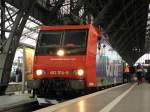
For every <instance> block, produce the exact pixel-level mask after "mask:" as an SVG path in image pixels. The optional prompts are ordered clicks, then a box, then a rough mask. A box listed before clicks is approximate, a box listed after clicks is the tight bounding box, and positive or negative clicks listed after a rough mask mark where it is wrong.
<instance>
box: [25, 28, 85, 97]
mask: <svg viewBox="0 0 150 112" xmlns="http://www.w3.org/2000/svg"><path fill="white" fill-rule="evenodd" d="M87 39H88V26H85V25H84V26H80V27H79V26H78V27H73V26H72V27H70V26H58V27H56V26H55V27H48V26H45V27H44V26H43V27H41V31H40V33H39V38H38V42H37V47H36V51H35V57H34V63H33V78H34V80H32V81H30V82H28V86H30V88H32V89H34V90H35V92H36V94H38V95H40V96H44V97H45V96H46V95H49V94H50V93H52V94H54V93H58V92H60V91H61V92H65V91H67V92H69V91H73V90H82V89H84V88H85V77H86V53H87Z"/></svg>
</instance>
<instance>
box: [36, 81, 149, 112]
mask: <svg viewBox="0 0 150 112" xmlns="http://www.w3.org/2000/svg"><path fill="white" fill-rule="evenodd" d="M36 112H150V84H148V83H143V84H141V85H137V84H126V85H122V86H120V87H115V88H110V89H107V90H104V91H100V92H96V93H93V94H91V95H87V96H83V97H80V98H77V99H73V100H70V101H67V102H64V103H60V104H56V105H54V106H50V107H47V108H44V109H41V110H38V111H36Z"/></svg>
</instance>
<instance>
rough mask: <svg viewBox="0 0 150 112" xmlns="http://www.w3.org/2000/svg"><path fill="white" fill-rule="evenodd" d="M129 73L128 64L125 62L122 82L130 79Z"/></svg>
mask: <svg viewBox="0 0 150 112" xmlns="http://www.w3.org/2000/svg"><path fill="white" fill-rule="evenodd" d="M129 75H130V74H129V66H128V64H125V66H124V73H123V83H125V82H129V81H130V79H129Z"/></svg>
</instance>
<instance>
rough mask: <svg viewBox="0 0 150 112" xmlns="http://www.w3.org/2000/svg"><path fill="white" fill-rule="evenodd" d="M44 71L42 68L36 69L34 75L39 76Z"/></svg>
mask: <svg viewBox="0 0 150 112" xmlns="http://www.w3.org/2000/svg"><path fill="white" fill-rule="evenodd" d="M44 73H45V72H44V70H41V69H38V70H36V75H37V76H41V75H43V74H44Z"/></svg>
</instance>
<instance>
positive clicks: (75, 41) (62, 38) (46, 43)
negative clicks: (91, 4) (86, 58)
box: [35, 29, 88, 55]
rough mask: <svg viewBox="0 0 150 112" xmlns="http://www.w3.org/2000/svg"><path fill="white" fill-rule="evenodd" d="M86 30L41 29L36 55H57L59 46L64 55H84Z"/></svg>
mask: <svg viewBox="0 0 150 112" xmlns="http://www.w3.org/2000/svg"><path fill="white" fill-rule="evenodd" d="M87 33H88V31H87V30H82V29H80V30H60V31H41V32H40V35H39V40H38V45H37V49H36V53H35V54H36V55H57V50H58V49H59V48H61V49H64V50H65V52H66V53H65V55H85V54H86V43H87Z"/></svg>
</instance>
